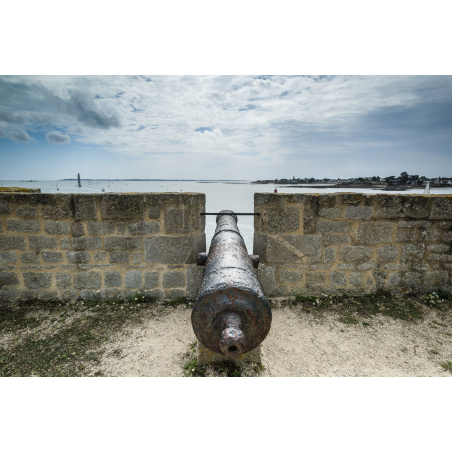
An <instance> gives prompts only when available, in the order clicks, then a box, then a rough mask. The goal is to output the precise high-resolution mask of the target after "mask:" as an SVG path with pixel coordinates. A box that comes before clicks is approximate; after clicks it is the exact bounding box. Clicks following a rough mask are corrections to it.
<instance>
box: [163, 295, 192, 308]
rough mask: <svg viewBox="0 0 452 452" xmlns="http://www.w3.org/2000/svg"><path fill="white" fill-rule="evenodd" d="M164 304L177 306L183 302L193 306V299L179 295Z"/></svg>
mask: <svg viewBox="0 0 452 452" xmlns="http://www.w3.org/2000/svg"><path fill="white" fill-rule="evenodd" d="M163 304H164V305H165V306H172V307H176V306H179V305H181V304H183V305H188V306H191V301H190V300H189V299H188V298H186V297H178V298H174V299H172V300H166V301H165V302H164V303H163Z"/></svg>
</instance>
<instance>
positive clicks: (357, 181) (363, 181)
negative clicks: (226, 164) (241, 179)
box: [252, 172, 452, 187]
mask: <svg viewBox="0 0 452 452" xmlns="http://www.w3.org/2000/svg"><path fill="white" fill-rule="evenodd" d="M429 182H430V185H431V186H452V177H436V178H428V177H425V176H420V177H419V175H410V174H408V173H407V172H403V173H401V174H400V176H389V177H380V176H369V177H350V178H348V179H340V178H337V179H328V178H324V179H316V178H314V177H311V178H309V177H305V178H304V179H302V178H296V177H295V176H294V177H293V178H292V179H274V180H258V181H254V182H252V183H253V184H279V185H290V184H296V185H305V184H325V185H330V186H331V185H333V186H337V187H347V186H356V185H368V186H385V187H389V186H391V187H394V186H402V187H422V186H426V185H427V183H429Z"/></svg>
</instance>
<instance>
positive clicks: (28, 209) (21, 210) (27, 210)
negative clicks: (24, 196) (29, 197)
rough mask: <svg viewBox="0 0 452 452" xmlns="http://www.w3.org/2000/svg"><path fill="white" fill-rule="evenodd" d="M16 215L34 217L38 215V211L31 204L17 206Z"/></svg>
mask: <svg viewBox="0 0 452 452" xmlns="http://www.w3.org/2000/svg"><path fill="white" fill-rule="evenodd" d="M16 215H17V216H18V217H28V218H36V217H37V216H38V212H37V210H36V207H33V206H17V208H16Z"/></svg>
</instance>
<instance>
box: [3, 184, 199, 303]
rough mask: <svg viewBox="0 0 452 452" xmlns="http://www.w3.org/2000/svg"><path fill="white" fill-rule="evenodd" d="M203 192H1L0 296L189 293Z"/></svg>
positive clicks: (195, 274) (195, 272)
mask: <svg viewBox="0 0 452 452" xmlns="http://www.w3.org/2000/svg"><path fill="white" fill-rule="evenodd" d="M204 208H205V195H204V194H194V193H183V194H182V193H180V194H179V193H177V194H174V193H146V194H106V193H105V194H80V195H76V194H22V193H20V194H19V193H0V300H17V299H21V300H28V299H35V298H38V299H49V298H53V299H54V298H61V299H63V300H65V299H66V300H70V299H76V298H80V297H81V298H92V297H93V296H96V297H97V296H99V297H102V298H113V297H120V296H121V297H124V296H126V297H127V296H131V295H133V294H134V293H136V292H137V291H143V290H147V291H148V293H149V294H150V295H152V296H156V297H162V298H175V297H180V296H188V297H194V296H195V294H196V290H197V287H198V284H199V282H200V278H201V276H202V268H199V267H197V266H196V256H197V254H198V253H199V252H204V251H206V237H205V233H204V229H205V222H204V217H203V216H201V215H200V213H201V212H202V211H204Z"/></svg>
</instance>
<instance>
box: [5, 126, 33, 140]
mask: <svg viewBox="0 0 452 452" xmlns="http://www.w3.org/2000/svg"><path fill="white" fill-rule="evenodd" d="M9 138H10V139H11V140H13V141H21V142H23V143H29V142H30V141H31V138H30V135H28V133H27V132H25V131H24V130H20V129H15V130H12V131H11V132H10V133H9Z"/></svg>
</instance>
